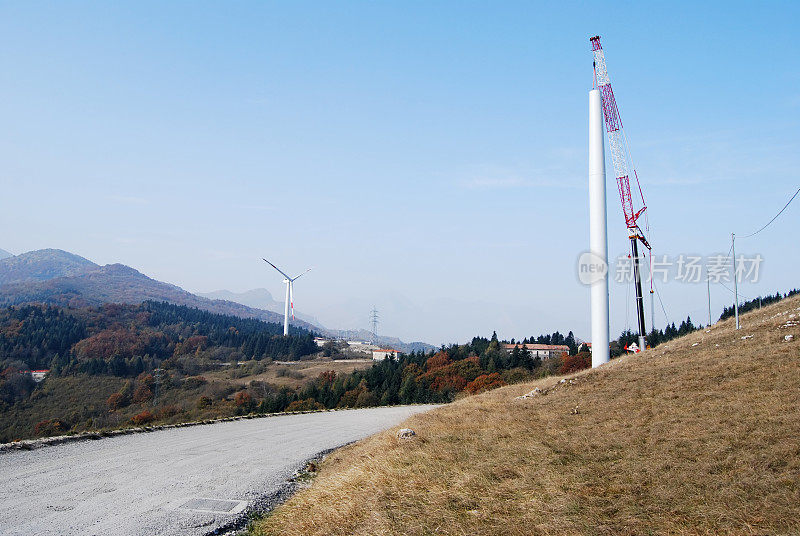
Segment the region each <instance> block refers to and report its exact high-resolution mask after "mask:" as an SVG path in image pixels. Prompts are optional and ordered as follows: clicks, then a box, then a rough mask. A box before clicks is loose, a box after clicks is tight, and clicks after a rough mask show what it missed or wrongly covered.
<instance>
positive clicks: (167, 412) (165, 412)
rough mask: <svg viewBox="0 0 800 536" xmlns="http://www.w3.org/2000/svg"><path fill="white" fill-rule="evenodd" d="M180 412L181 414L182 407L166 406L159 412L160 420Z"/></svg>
mask: <svg viewBox="0 0 800 536" xmlns="http://www.w3.org/2000/svg"><path fill="white" fill-rule="evenodd" d="M180 412H181V408H180V406H175V405H169V406H164V407H162V408H160V409H159V410H158V418H159V419H166V418H168V417H172V416H174V415H177V414H178V413H180Z"/></svg>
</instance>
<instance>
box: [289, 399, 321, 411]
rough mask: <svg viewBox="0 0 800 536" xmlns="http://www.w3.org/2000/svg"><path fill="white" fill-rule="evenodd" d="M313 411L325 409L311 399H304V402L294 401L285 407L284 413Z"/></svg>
mask: <svg viewBox="0 0 800 536" xmlns="http://www.w3.org/2000/svg"><path fill="white" fill-rule="evenodd" d="M315 409H325V406H323V405H322V404H320V403H319V402H317V401H316V400H314V399H313V398H306V399H305V400H295V401H294V402H292V403H291V404H289V405H288V406H286V409H285V410H284V411H311V410H315Z"/></svg>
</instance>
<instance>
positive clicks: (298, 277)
mask: <svg viewBox="0 0 800 536" xmlns="http://www.w3.org/2000/svg"><path fill="white" fill-rule="evenodd" d="M311 268H313V266H312V267H311ZM311 268H309V269H308V270H306V271H305V272H303V273H302V274H300V275H298V276H297V277H295V278H294V279H300V278H301V277H302V276H304V275H306V274H307V273H308V272H310V271H311ZM294 279H292V281H294Z"/></svg>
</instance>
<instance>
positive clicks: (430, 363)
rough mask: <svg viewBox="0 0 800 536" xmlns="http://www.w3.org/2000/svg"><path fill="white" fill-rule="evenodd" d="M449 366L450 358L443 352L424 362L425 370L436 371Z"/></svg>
mask: <svg viewBox="0 0 800 536" xmlns="http://www.w3.org/2000/svg"><path fill="white" fill-rule="evenodd" d="M449 364H450V358H449V357H447V354H446V353H445V352H439V353H438V354H436V355H433V356H431V357H429V358H428V360H427V361H425V369H426V370H429V371H430V370H436V369H439V368H442V367H446V366H447V365H449Z"/></svg>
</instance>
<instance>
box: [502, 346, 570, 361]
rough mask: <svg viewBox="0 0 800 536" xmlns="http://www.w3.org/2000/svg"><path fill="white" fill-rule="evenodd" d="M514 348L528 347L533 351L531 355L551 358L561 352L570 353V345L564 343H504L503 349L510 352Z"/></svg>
mask: <svg viewBox="0 0 800 536" xmlns="http://www.w3.org/2000/svg"><path fill="white" fill-rule="evenodd" d="M514 348H519V349H520V350H522V349H523V348H525V349H527V350H528V351H529V352H530V353H531V357H539V358H541V359H550V358H552V357H561V354H568V353H569V346H566V345H564V344H520V343H517V344H503V349H504V350H505V351H506V352H508V353H509V354H510V353H511V352H513V351H514Z"/></svg>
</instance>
